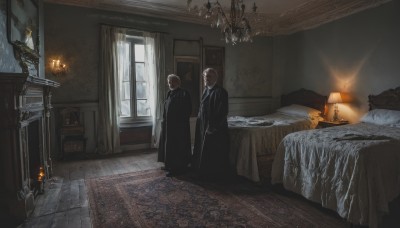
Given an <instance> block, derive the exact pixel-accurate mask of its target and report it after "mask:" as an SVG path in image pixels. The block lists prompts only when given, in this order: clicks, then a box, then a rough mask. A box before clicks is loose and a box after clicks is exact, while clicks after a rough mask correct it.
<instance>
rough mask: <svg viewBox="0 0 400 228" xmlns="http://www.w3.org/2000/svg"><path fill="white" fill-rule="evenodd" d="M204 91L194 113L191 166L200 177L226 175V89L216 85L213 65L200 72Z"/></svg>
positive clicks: (227, 143)
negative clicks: (197, 110) (194, 132)
mask: <svg viewBox="0 0 400 228" xmlns="http://www.w3.org/2000/svg"><path fill="white" fill-rule="evenodd" d="M203 79H204V85H205V87H206V88H205V90H204V93H203V96H202V98H201V103H200V109H199V113H198V115H197V122H196V135H195V142H194V149H193V158H192V167H193V169H194V171H195V172H197V174H199V175H200V176H202V177H210V178H214V177H216V178H218V177H222V176H224V175H226V174H228V170H229V160H228V157H229V154H228V153H229V135H228V123H227V115H228V92H227V91H226V90H225V89H224V88H222V87H221V86H219V85H217V84H216V82H217V79H218V73H217V71H216V70H215V69H213V68H207V69H205V70H204V71H203Z"/></svg>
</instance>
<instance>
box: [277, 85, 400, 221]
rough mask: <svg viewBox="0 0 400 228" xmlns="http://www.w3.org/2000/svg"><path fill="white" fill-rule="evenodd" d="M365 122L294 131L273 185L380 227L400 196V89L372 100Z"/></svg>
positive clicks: (281, 153) (348, 217) (280, 154)
mask: <svg viewBox="0 0 400 228" xmlns="http://www.w3.org/2000/svg"><path fill="white" fill-rule="evenodd" d="M369 102H370V111H369V112H368V113H366V114H365V115H364V116H363V118H362V119H361V122H360V123H357V124H350V125H344V126H337V127H331V128H324V129H314V130H307V131H301V132H295V133H291V134H289V135H287V136H286V137H285V138H284V139H283V140H282V142H281V144H280V145H279V147H278V149H277V152H276V155H275V159H274V161H273V164H272V172H271V173H272V174H271V182H272V183H273V184H279V183H282V184H283V187H284V188H285V189H287V190H290V191H292V192H295V193H298V194H300V195H302V196H304V197H305V198H307V199H309V200H311V201H314V202H317V203H319V204H321V205H322V206H323V207H325V208H329V209H332V210H334V211H336V212H337V213H338V214H339V215H340V216H341V217H342V218H344V219H346V220H347V221H348V222H350V223H352V224H360V225H369V226H370V227H378V226H379V224H380V222H381V221H380V220H381V219H382V216H383V214H385V213H388V211H389V202H391V201H392V200H394V199H396V198H397V197H399V196H400V87H399V88H397V89H391V90H387V91H384V92H383V93H381V94H379V95H377V96H374V95H370V96H369Z"/></svg>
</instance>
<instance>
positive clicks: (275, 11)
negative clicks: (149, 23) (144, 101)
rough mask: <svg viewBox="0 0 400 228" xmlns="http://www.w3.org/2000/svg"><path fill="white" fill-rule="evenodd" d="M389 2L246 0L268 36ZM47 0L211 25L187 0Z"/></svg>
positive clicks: (197, 1) (225, 0)
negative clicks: (254, 7) (188, 8)
mask: <svg viewBox="0 0 400 228" xmlns="http://www.w3.org/2000/svg"><path fill="white" fill-rule="evenodd" d="M210 1H211V2H215V1H216V0H210ZM389 1H391V0H243V2H244V3H245V4H246V7H247V8H246V12H247V11H248V12H250V9H251V7H252V5H253V2H255V3H256V5H257V7H258V9H257V12H258V20H257V22H256V23H255V24H254V23H253V24H252V27H253V28H254V29H257V30H259V31H262V32H261V35H266V36H273V35H283V34H291V33H294V32H297V31H301V30H306V29H310V28H314V27H317V26H319V25H322V24H324V23H327V22H330V21H333V20H336V19H339V18H342V17H345V16H348V15H351V14H353V13H357V12H360V11H362V10H365V9H368V8H372V7H377V6H379V5H381V4H384V3H386V2H389ZM45 2H48V3H55V4H64V5H73V6H81V7H88V8H96V9H102V10H111V11H117V12H124V13H132V14H139V15H144V16H151V17H158V18H164V19H169V20H177V21H183V22H191V23H198V24H207V25H208V24H209V22H207V21H205V20H204V19H203V18H201V17H199V16H198V15H196V14H195V13H194V12H188V10H187V0H45ZM206 2H207V0H192V5H198V6H202V5H204V3H206ZM219 2H220V3H221V5H222V6H224V7H226V8H227V10H226V12H228V11H229V10H228V9H229V7H230V1H229V0H219Z"/></svg>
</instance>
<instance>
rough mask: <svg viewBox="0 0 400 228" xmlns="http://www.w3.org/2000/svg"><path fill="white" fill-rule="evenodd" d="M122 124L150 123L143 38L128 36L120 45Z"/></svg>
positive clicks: (150, 112) (147, 78)
mask: <svg viewBox="0 0 400 228" xmlns="http://www.w3.org/2000/svg"><path fill="white" fill-rule="evenodd" d="M118 52H119V55H120V57H122V58H121V61H119V64H120V65H119V66H118V67H119V69H121V70H120V71H119V73H120V75H119V77H120V83H121V84H120V99H121V115H120V116H121V122H123V123H124V122H125V123H126V122H140V121H149V120H150V118H151V115H152V111H151V108H150V102H149V92H150V89H149V76H148V75H147V72H148V70H146V66H147V65H146V61H145V45H144V40H143V37H139V36H127V37H126V41H124V42H122V43H120V44H119V51H118Z"/></svg>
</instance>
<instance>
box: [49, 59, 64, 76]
mask: <svg viewBox="0 0 400 228" xmlns="http://www.w3.org/2000/svg"><path fill="white" fill-rule="evenodd" d="M50 68H51V73H52V74H53V75H54V76H61V75H65V74H66V73H67V65H66V64H65V63H62V62H61V61H60V60H59V59H53V60H51V64H50Z"/></svg>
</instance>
